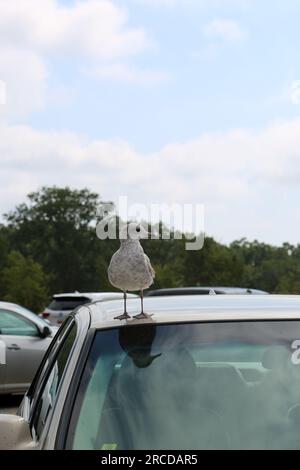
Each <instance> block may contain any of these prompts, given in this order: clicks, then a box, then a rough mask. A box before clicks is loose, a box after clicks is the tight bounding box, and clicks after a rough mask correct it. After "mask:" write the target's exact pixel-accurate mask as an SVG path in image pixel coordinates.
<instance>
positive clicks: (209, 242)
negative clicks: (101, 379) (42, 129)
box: [0, 187, 300, 312]
mask: <svg viewBox="0 0 300 470" xmlns="http://www.w3.org/2000/svg"><path fill="white" fill-rule="evenodd" d="M101 204H102V202H101V198H100V196H99V195H98V194H96V193H93V192H91V191H90V190H88V189H82V190H74V189H71V188H68V187H65V188H58V187H43V188H41V189H40V190H39V191H37V192H33V193H30V194H29V195H28V196H27V199H26V201H25V202H24V203H22V204H20V205H18V206H17V207H16V208H15V209H14V210H12V211H11V212H9V213H6V214H3V217H2V220H3V222H2V224H1V225H0V299H1V300H5V301H11V302H16V303H19V304H22V305H23V306H26V307H27V308H30V309H32V310H33V311H35V312H40V311H41V310H42V309H43V308H44V307H45V306H46V305H47V303H48V301H49V299H50V297H51V295H53V294H55V293H60V292H74V291H75V290H77V291H81V292H92V291H107V290H114V289H113V287H112V286H111V285H110V283H109V281H108V278H107V267H108V264H109V261H110V258H111V256H112V254H113V253H114V252H115V251H116V250H117V249H118V247H119V240H109V239H107V240H99V239H98V238H97V236H96V230H95V227H96V223H97V221H98V220H99V215H98V214H99V211H98V209H99V207H101ZM160 225H161V226H162V224H160ZM185 243H186V239H185V237H184V235H183V236H182V239H174V238H172V237H171V239H169V240H162V239H157V240H150V239H149V240H144V241H143V246H144V249H145V251H146V252H147V254H148V256H149V257H150V259H151V263H152V264H153V266H154V269H155V271H156V278H155V284H154V285H153V286H152V288H162V287H180V286H239V287H247V288H257V289H262V290H266V291H268V292H274V293H290V294H299V293H300V244H298V245H296V246H294V245H291V244H289V243H284V244H283V245H282V246H272V245H269V244H266V243H260V242H258V241H256V240H255V241H251V242H250V241H248V240H247V239H246V238H243V239H241V240H237V241H234V242H232V243H231V244H230V245H224V244H221V243H218V242H217V241H216V240H214V239H213V238H212V237H209V236H206V238H205V243H204V247H203V249H202V250H199V251H186V250H185Z"/></svg>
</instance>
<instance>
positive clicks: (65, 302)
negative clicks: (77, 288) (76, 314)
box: [48, 297, 91, 311]
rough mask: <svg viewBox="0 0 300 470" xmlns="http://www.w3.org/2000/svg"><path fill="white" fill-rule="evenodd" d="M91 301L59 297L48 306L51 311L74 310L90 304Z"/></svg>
mask: <svg viewBox="0 0 300 470" xmlns="http://www.w3.org/2000/svg"><path fill="white" fill-rule="evenodd" d="M90 301H91V300H90V299H88V298H87V297H59V298H55V297H54V298H53V300H52V302H51V303H50V305H49V306H48V308H49V309H50V310H58V311H59V310H74V309H75V308H76V307H79V306H80V305H84V304H87V303H89V302H90Z"/></svg>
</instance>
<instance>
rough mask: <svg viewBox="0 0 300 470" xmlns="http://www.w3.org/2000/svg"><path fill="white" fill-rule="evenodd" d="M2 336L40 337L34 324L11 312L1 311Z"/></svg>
mask: <svg viewBox="0 0 300 470" xmlns="http://www.w3.org/2000/svg"><path fill="white" fill-rule="evenodd" d="M0 334H2V335H16V336H39V331H38V329H37V327H36V325H35V324H34V323H32V322H31V321H30V320H27V319H26V318H24V317H21V316H20V315H18V314H16V313H14V312H12V311H10V310H4V309H0Z"/></svg>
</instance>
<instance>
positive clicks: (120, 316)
mask: <svg viewBox="0 0 300 470" xmlns="http://www.w3.org/2000/svg"><path fill="white" fill-rule="evenodd" d="M128 318H131V316H130V315H128V313H127V312H125V313H123V314H122V315H119V316H118V317H114V320H127V319H128Z"/></svg>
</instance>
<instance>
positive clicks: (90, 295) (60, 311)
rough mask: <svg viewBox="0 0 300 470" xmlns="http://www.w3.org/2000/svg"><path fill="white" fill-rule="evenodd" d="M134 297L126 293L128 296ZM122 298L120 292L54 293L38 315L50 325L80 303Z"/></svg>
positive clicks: (55, 323)
mask: <svg viewBox="0 0 300 470" xmlns="http://www.w3.org/2000/svg"><path fill="white" fill-rule="evenodd" d="M133 297H136V295H135V294H128V298H133ZM121 298H123V294H122V292H85V293H81V292H73V293H69V294H68V293H67V294H55V295H53V297H52V300H51V302H50V304H49V305H48V307H47V308H46V309H45V310H44V312H43V313H41V314H40V316H41V317H42V318H43V319H44V320H47V321H48V322H49V323H50V324H52V325H61V323H62V322H63V321H64V319H65V318H66V316H67V315H68V314H69V313H71V312H72V311H73V310H74V309H75V308H77V307H79V306H80V305H84V304H88V303H90V302H95V301H101V302H104V301H107V300H114V299H121Z"/></svg>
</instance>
